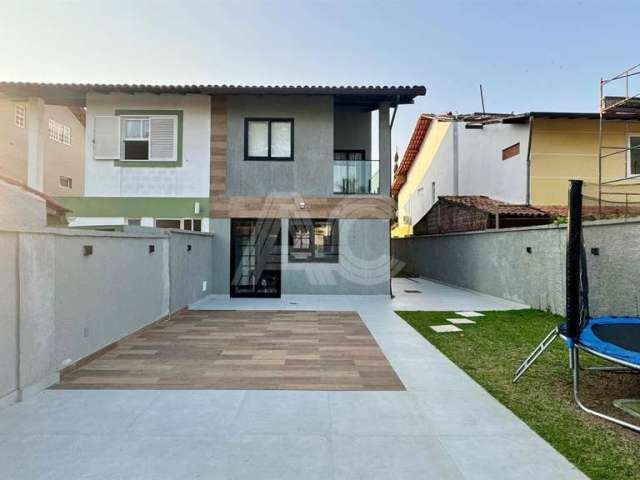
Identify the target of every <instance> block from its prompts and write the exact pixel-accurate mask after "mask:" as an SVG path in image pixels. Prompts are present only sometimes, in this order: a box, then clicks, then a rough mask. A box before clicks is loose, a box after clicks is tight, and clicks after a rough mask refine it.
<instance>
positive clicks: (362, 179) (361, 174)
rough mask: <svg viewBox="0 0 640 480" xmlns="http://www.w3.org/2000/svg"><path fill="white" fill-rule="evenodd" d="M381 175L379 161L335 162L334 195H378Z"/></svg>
mask: <svg viewBox="0 0 640 480" xmlns="http://www.w3.org/2000/svg"><path fill="white" fill-rule="evenodd" d="M379 173H380V161H379V160H334V162H333V193H338V194H358V195H377V194H378V193H380V175H379Z"/></svg>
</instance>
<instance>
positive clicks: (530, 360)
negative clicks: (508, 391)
mask: <svg viewBox="0 0 640 480" xmlns="http://www.w3.org/2000/svg"><path fill="white" fill-rule="evenodd" d="M556 338H558V329H557V328H554V329H553V330H551V331H550V332H549V333H548V334H547V336H546V337H544V339H543V340H542V341H541V342H540V343H539V344H538V346H537V347H536V348H535V349H534V350H533V352H531V354H530V355H529V356H528V357H527V359H526V360H525V361H524V362H522V365H520V366H519V367H518V369H517V370H516V375H515V377H514V378H513V383H516V382H517V381H518V380H519V379H520V377H521V376H522V375H524V374H525V372H526V371H527V370H529V367H530V366H531V365H533V364H534V362H535V361H536V360H537V359H538V357H539V356H540V355H542V354H543V353H544V352H545V350H546V349H547V348H549V346H550V345H551V344H552V343H553V341H554V340H555V339H556Z"/></svg>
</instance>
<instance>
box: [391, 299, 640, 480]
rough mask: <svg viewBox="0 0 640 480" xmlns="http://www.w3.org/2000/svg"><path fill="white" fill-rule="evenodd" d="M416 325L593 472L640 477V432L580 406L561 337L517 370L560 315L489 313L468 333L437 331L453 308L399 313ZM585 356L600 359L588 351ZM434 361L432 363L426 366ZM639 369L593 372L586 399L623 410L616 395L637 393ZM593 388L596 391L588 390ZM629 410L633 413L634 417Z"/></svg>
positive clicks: (615, 477)
mask: <svg viewBox="0 0 640 480" xmlns="http://www.w3.org/2000/svg"><path fill="white" fill-rule="evenodd" d="M398 314H399V315H400V316H401V317H402V318H404V319H405V320H406V321H407V322H408V323H409V324H410V325H411V326H413V328H415V329H416V330H417V331H418V332H419V333H420V334H422V335H423V336H424V337H425V338H426V339H427V340H429V341H430V342H431V343H432V344H433V345H435V346H436V347H437V348H438V349H439V350H440V351H441V352H442V353H444V354H445V355H446V356H447V357H449V358H450V359H451V360H452V361H453V362H455V363H456V364H457V365H458V366H460V367H461V368H462V369H464V370H465V371H466V372H467V373H468V374H469V375H470V376H471V377H472V378H473V379H474V380H475V381H477V382H478V383H479V384H480V385H482V386H483V387H484V388H485V389H486V390H487V391H488V392H489V393H491V394H492V395H493V396H494V397H495V398H497V399H498V400H499V401H500V402H502V403H503V404H504V405H505V406H507V407H508V408H509V409H511V410H512V411H513V412H514V413H515V414H516V415H518V417H520V418H521V419H522V420H524V421H525V422H526V423H527V424H528V425H529V426H530V427H531V428H532V429H533V430H535V431H536V432H537V433H538V434H539V435H540V436H542V437H543V438H544V439H545V440H547V441H548V442H549V443H550V444H551V445H553V446H554V448H556V450H558V451H559V452H560V453H561V454H563V455H564V456H565V457H566V458H568V459H569V460H570V461H571V462H572V463H573V464H574V465H576V466H577V467H578V468H579V469H580V470H582V471H583V472H584V473H585V474H586V475H588V476H589V477H591V478H592V479H607V480H608V479H611V480H619V479H640V434H635V433H632V432H630V431H627V430H625V429H623V428H620V427H617V426H615V425H612V424H610V423H608V422H604V421H601V420H599V419H597V418H595V417H593V416H591V415H588V414H585V413H583V412H581V411H579V410H578V409H577V408H576V407H575V404H574V403H573V400H572V394H571V375H570V371H569V368H568V365H567V358H568V354H567V350H566V348H565V346H564V344H563V342H562V341H560V340H557V341H556V342H555V343H554V345H552V346H551V348H549V350H547V352H546V353H545V354H544V355H543V356H542V357H540V358H539V359H538V361H537V362H536V364H535V365H534V366H533V367H531V368H530V369H529V371H528V372H527V373H526V374H525V376H524V377H523V378H521V379H520V381H519V382H518V383H516V384H513V383H512V379H513V373H514V371H515V369H516V368H517V367H518V366H519V365H520V363H521V362H522V361H523V360H524V359H525V358H526V357H527V356H528V354H529V353H530V352H531V350H533V348H534V347H535V346H536V345H537V344H538V343H539V342H540V341H541V340H542V338H544V336H545V335H546V334H547V333H548V332H549V331H550V330H551V329H552V328H553V327H554V326H555V325H557V324H558V323H559V322H560V321H561V318H560V317H558V316H556V315H551V314H549V313H545V312H541V311H538V310H512V311H506V312H485V315H486V316H485V317H482V318H480V319H478V320H477V323H476V324H475V325H462V328H463V332H462V333H459V334H458V333H456V334H453V333H448V334H442V333H440V334H439V333H435V332H434V331H433V330H431V329H430V328H429V326H430V325H438V324H440V325H442V324H446V323H448V322H446V320H445V319H446V318H447V317H451V316H452V315H455V314H453V312H398ZM581 363H582V364H584V365H585V366H589V365H590V364H591V365H593V364H596V360H595V359H593V358H591V357H589V356H586V355H585V354H583V355H582V356H581ZM425 368H427V367H425ZM638 377H640V375H629V374H622V375H621V374H610V373H609V374H604V373H595V372H588V373H585V374H584V375H583V376H581V378H582V379H584V381H583V387H584V388H583V390H584V392H585V397H586V403H587V404H590V405H594V402H595V404H597V406H598V408H605V409H607V410H608V411H610V412H615V413H616V415H619V416H620V412H619V411H618V410H617V409H615V407H612V406H611V401H612V400H613V399H615V398H634V397H635V398H638V396H639V395H640V379H639V378H638ZM587 392H590V393H589V394H587ZM628 418H629V417H627V419H628Z"/></svg>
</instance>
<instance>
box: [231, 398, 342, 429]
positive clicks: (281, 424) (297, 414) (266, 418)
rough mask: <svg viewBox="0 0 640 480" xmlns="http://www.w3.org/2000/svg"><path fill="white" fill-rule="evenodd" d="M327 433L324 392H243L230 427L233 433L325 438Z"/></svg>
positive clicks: (326, 411)
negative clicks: (238, 408) (244, 394)
mask: <svg viewBox="0 0 640 480" xmlns="http://www.w3.org/2000/svg"><path fill="white" fill-rule="evenodd" d="M330 429H331V419H330V414H329V397H328V394H327V392H299V391H250V392H247V394H246V396H245V399H244V401H243V402H242V405H241V407H240V411H239V412H238V415H237V417H236V420H235V422H234V424H233V431H234V432H237V433H240V434H242V433H271V434H317V435H321V434H326V433H328V432H329V430H330Z"/></svg>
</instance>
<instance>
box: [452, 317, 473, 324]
mask: <svg viewBox="0 0 640 480" xmlns="http://www.w3.org/2000/svg"><path fill="white" fill-rule="evenodd" d="M447 322H451V323H453V324H454V325H469V324H471V323H476V322H474V321H473V320H469V319H468V318H447Z"/></svg>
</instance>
